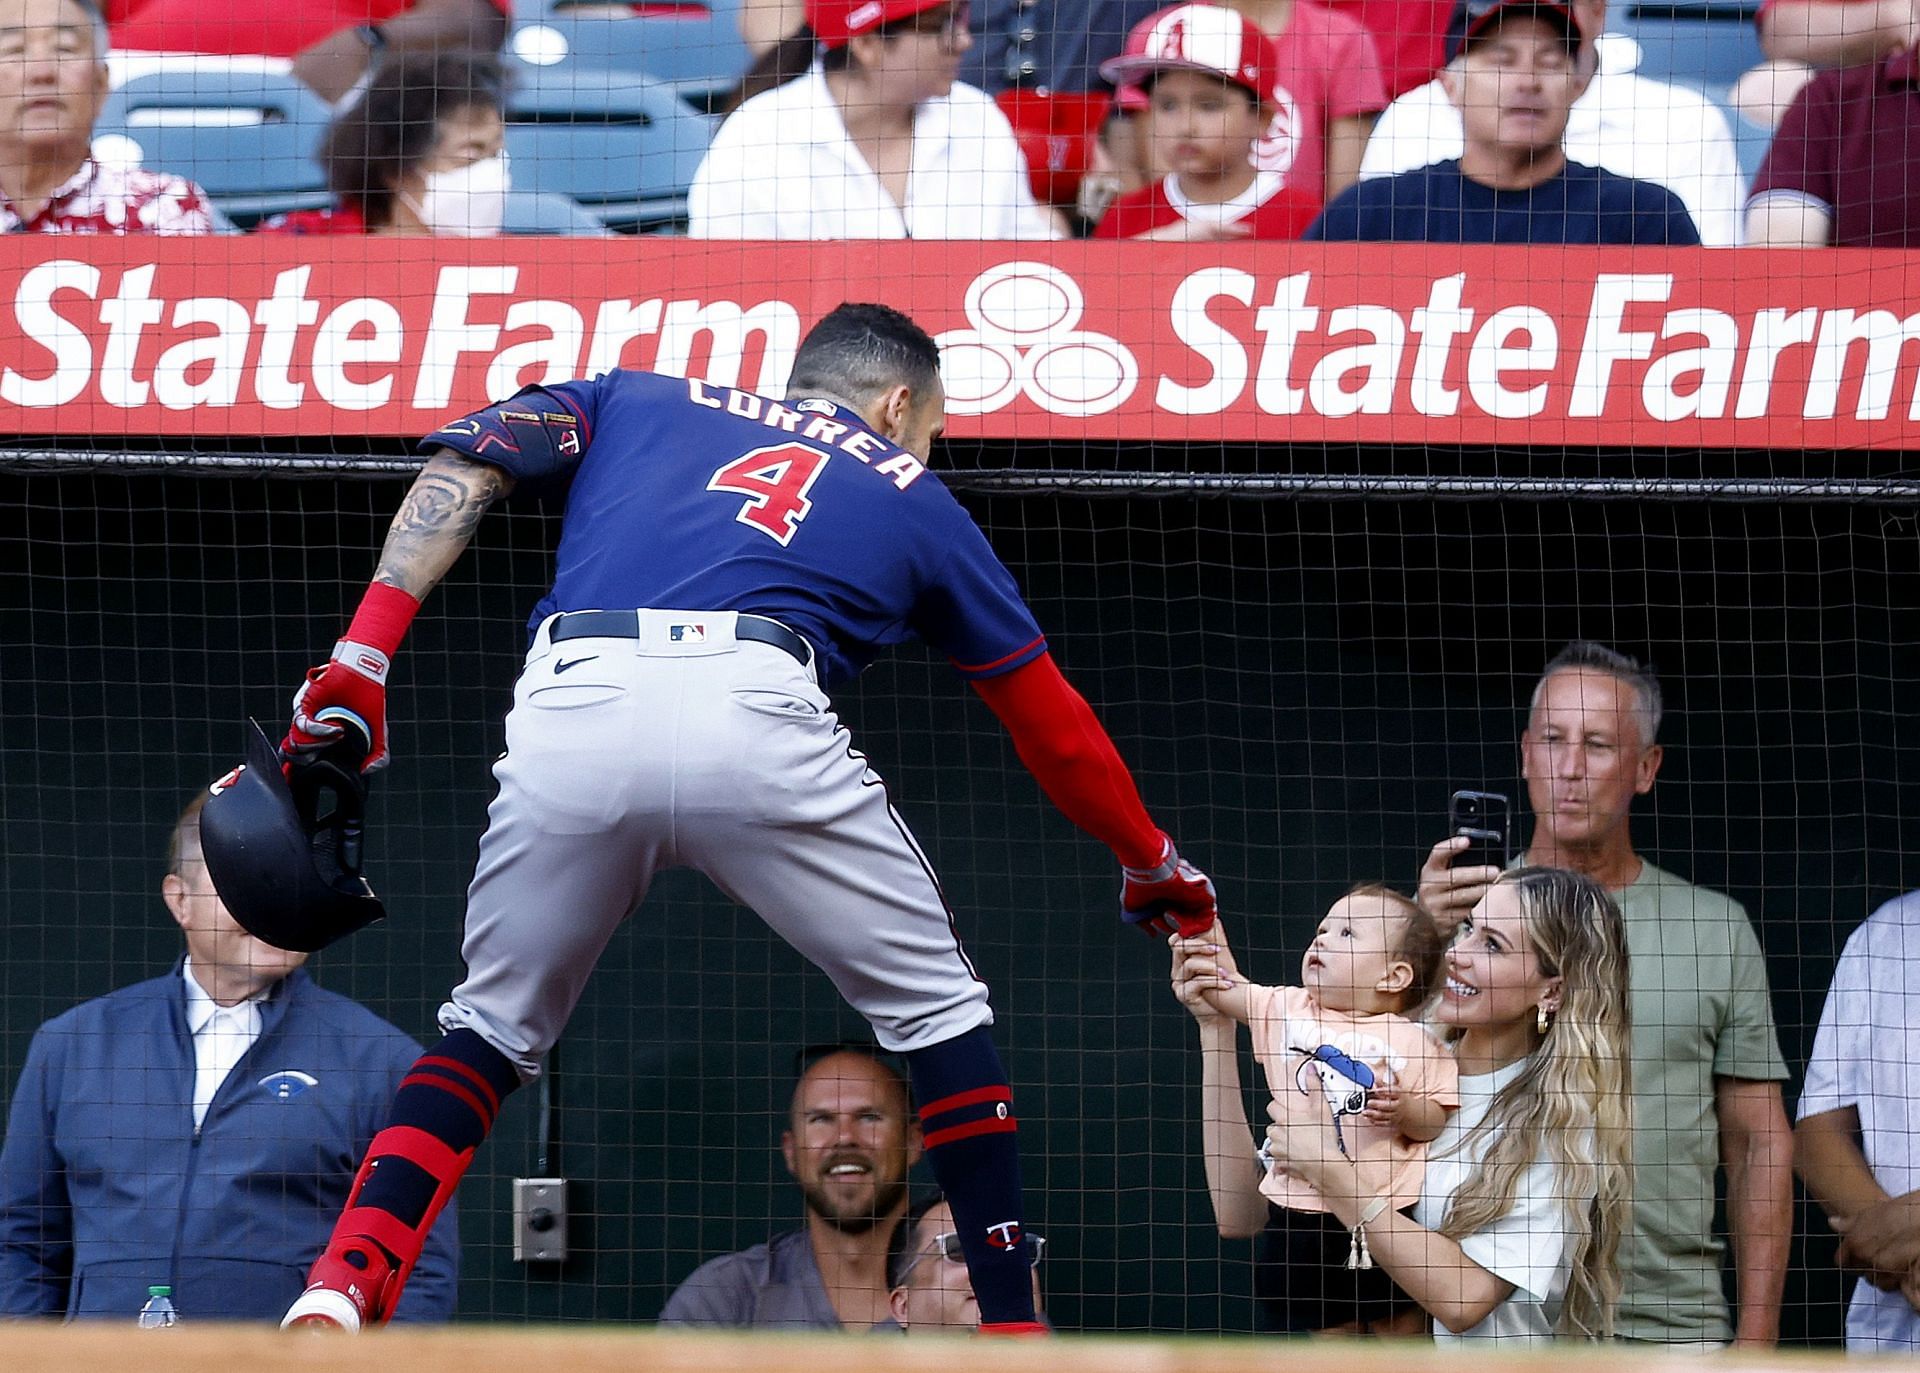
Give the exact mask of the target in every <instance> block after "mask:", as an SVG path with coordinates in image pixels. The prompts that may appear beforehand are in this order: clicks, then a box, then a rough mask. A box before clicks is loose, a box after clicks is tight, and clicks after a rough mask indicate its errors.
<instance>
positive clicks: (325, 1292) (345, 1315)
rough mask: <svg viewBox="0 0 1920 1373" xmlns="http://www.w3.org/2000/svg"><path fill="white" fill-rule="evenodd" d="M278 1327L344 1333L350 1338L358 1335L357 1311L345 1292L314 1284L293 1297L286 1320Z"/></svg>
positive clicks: (358, 1317) (358, 1309)
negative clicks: (339, 1331)
mask: <svg viewBox="0 0 1920 1373" xmlns="http://www.w3.org/2000/svg"><path fill="white" fill-rule="evenodd" d="M280 1328H281V1329H282V1330H293V1329H296V1328H300V1329H310V1330H344V1331H346V1332H347V1333H348V1334H350V1335H352V1334H358V1333H359V1330H360V1308H359V1307H357V1306H355V1305H354V1304H353V1298H351V1297H349V1296H348V1295H347V1294H346V1293H344V1292H335V1291H332V1290H330V1289H328V1288H325V1287H321V1286H319V1285H318V1284H316V1285H314V1286H312V1287H309V1288H308V1289H307V1290H306V1291H304V1292H302V1293H301V1294H300V1295H299V1296H298V1297H296V1298H294V1302H293V1305H292V1306H290V1307H288V1308H287V1314H286V1318H285V1319H284V1320H282V1321H281V1322H280Z"/></svg>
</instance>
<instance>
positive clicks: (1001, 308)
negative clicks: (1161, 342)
mask: <svg viewBox="0 0 1920 1373" xmlns="http://www.w3.org/2000/svg"><path fill="white" fill-rule="evenodd" d="M965 309H966V312H967V322H968V323H969V324H970V325H972V326H973V327H972V328H969V329H949V330H948V331H947V332H946V333H944V334H941V335H940V336H939V337H938V338H937V339H935V340H934V342H935V343H937V344H939V345H940V371H941V375H942V376H943V377H944V379H945V381H946V384H947V409H948V410H949V411H950V412H951V413H953V414H956V415H988V414H992V413H993V412H994V411H995V410H998V409H1000V408H1001V407H1002V406H1005V405H1007V404H1008V403H1010V402H1011V401H1012V400H1013V399H1014V397H1016V396H1020V395H1024V396H1026V398H1027V399H1028V400H1030V401H1032V402H1033V403H1034V404H1035V405H1037V406H1039V407H1040V408H1041V409H1042V410H1045V411H1047V412H1048V413H1049V414H1054V415H1066V416H1070V417H1074V418H1079V417H1083V416H1087V415H1104V414H1106V413H1107V412H1108V411H1109V410H1114V409H1117V408H1119V407H1120V406H1121V405H1124V404H1125V403H1126V400H1127V397H1128V396H1131V395H1132V394H1133V388H1134V385H1135V383H1136V382H1138V381H1139V380H1140V367H1139V364H1138V363H1136V362H1135V361H1134V359H1133V353H1132V351H1131V350H1129V349H1128V348H1127V346H1126V345H1125V344H1123V343H1121V342H1120V340H1119V339H1117V338H1114V337H1113V336H1112V335H1111V334H1096V333H1094V332H1092V331H1091V330H1086V329H1081V328H1079V327H1077V326H1078V325H1079V323H1080V316H1081V315H1082V314H1083V313H1084V312H1085V309H1086V298H1085V297H1084V296H1083V295H1082V294H1081V293H1080V283H1078V282H1077V281H1075V280H1074V279H1073V278H1072V277H1070V276H1068V275H1067V274H1066V273H1065V272H1063V271H1061V270H1060V269H1059V268H1058V267H1054V266H1051V265H1049V264H1047V263H1044V262H1003V263H1001V264H1000V265H999V266H997V267H989V268H988V269H987V270H986V271H984V272H982V273H980V275H979V276H977V277H975V278H974V279H973V284H972V285H970V286H968V287H967V295H966V303H965Z"/></svg>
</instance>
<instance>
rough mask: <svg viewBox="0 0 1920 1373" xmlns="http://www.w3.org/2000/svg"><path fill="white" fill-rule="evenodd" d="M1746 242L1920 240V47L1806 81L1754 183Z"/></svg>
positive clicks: (1881, 243)
mask: <svg viewBox="0 0 1920 1373" xmlns="http://www.w3.org/2000/svg"><path fill="white" fill-rule="evenodd" d="M1852 7H1853V6H1852V5H1851V4H1841V5H1839V6H1838V8H1841V9H1851V8H1852ZM1747 241H1748V242H1749V243H1755V244H1761V245H1764V246H1767V247H1774V248H1802V247H1805V248H1816V247H1827V246H1832V247H1837V248H1908V247H1913V246H1915V245H1916V244H1920V48H1902V49H1901V50H1900V51H1899V52H1896V53H1894V54H1893V55H1892V56H1890V57H1883V58H1881V59H1880V60H1879V61H1877V62H1874V63H1871V64H1869V65H1867V66H1861V67H1846V68H1842V69H1841V70H1839V71H1823V72H1820V73H1818V74H1816V75H1815V76H1814V78H1813V79H1812V80H1811V81H1809V82H1807V84H1806V85H1805V86H1804V87H1803V88H1802V89H1801V91H1800V94H1799V95H1798V96H1796V97H1795V99H1794V102H1793V104H1792V105H1791V106H1790V107H1789V108H1788V110H1787V112H1786V115H1785V116H1784V117H1783V118H1782V119H1781V121H1780V127H1779V129H1778V130H1776V131H1775V133H1774V136H1773V144H1772V146H1771V147H1769V148H1768V149H1767V160H1766V161H1765V162H1763V163H1762V164H1761V165H1760V174H1759V175H1758V176H1756V177H1755V178H1754V179H1753V195H1752V197H1751V199H1749V200H1748V202H1747Z"/></svg>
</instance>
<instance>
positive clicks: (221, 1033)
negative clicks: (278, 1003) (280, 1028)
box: [180, 958, 266, 1132]
mask: <svg viewBox="0 0 1920 1373" xmlns="http://www.w3.org/2000/svg"><path fill="white" fill-rule="evenodd" d="M180 975H181V976H182V977H184V978H185V979H186V981H187V1032H188V1033H189V1034H191V1035H192V1036H193V1128H194V1130H195V1131H196V1132H198V1131H199V1129H200V1124H201V1122H202V1121H204V1120H205V1119H206V1118H207V1107H208V1106H210V1105H211V1104H212V1103H213V1095H214V1093H215V1092H218V1091H219V1090H220V1084H221V1083H223V1082H225V1081H226V1080H227V1074H228V1073H230V1072H232V1071H233V1065H234V1064H236V1063H238V1062H239V1061H240V1060H241V1059H243V1058H245V1057H246V1055H247V1050H249V1049H251V1048H252V1047H253V1042H254V1041H255V1040H256V1039H258V1038H260V1002H261V1001H262V1000H263V999H264V998H265V997H266V993H265V992H260V993H259V994H257V995H255V996H251V997H248V998H247V999H246V1000H245V1001H242V1002H241V1003H240V1004H239V1005H237V1006H221V1005H218V1004H217V1003H216V1002H215V1001H214V999H213V998H212V997H210V996H208V995H207V989H206V988H205V987H202V986H201V985H200V983H199V980H198V979H197V978H195V977H194V975H193V959H191V958H189V959H187V961H186V963H185V965H184V966H183V967H182V968H181V970H180Z"/></svg>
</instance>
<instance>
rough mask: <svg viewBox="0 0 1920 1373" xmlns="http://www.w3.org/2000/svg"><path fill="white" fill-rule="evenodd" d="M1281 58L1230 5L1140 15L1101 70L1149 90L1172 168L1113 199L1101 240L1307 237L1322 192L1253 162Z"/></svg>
mask: <svg viewBox="0 0 1920 1373" xmlns="http://www.w3.org/2000/svg"><path fill="white" fill-rule="evenodd" d="M1279 60H1280V59H1279V55H1278V54H1277V53H1276V52H1275V50H1274V44H1273V40H1272V39H1270V38H1268V37H1267V36H1266V35H1265V34H1264V33H1262V32H1260V29H1259V28H1258V26H1256V25H1255V24H1254V23H1253V21H1252V20H1250V19H1246V18H1243V17H1242V16H1240V15H1239V14H1236V13H1235V12H1234V11H1232V10H1230V9H1227V8H1225V7H1224V6H1220V5H1210V4H1194V5H1175V6H1173V7H1172V8H1170V9H1164V10H1161V11H1160V12H1159V13H1158V14H1153V15H1149V16H1148V17H1147V18H1146V19H1143V20H1142V21H1141V22H1140V23H1139V25H1138V26H1137V27H1136V28H1135V29H1134V31H1133V34H1132V35H1131V36H1129V38H1128V40H1127V52H1126V53H1125V54H1123V55H1122V56H1119V57H1115V58H1111V59H1109V60H1108V61H1106V62H1103V63H1101V64H1100V74H1101V75H1102V76H1104V77H1106V78H1107V79H1108V80H1109V81H1112V82H1115V83H1116V84H1118V85H1120V86H1121V87H1122V88H1123V89H1124V88H1127V87H1138V88H1139V89H1140V90H1142V91H1143V92H1144V94H1145V98H1146V100H1147V102H1148V105H1147V113H1146V116H1145V119H1146V126H1147V138H1148V140H1149V141H1150V144H1151V146H1152V148H1153V152H1154V161H1155V162H1156V163H1157V164H1158V165H1160V166H1164V167H1167V168H1169V169H1170V170H1169V171H1168V173H1167V175H1166V176H1164V177H1162V178H1161V179H1160V180H1159V181H1156V182H1155V183H1154V184H1153V185H1151V186H1148V187H1146V188H1145V189H1144V190H1139V191H1135V192H1133V193H1132V194H1131V195H1126V196H1122V197H1121V198H1120V199H1119V200H1117V201H1115V202H1114V203H1113V206H1112V208H1111V209H1109V210H1108V211H1107V213H1106V215H1105V217H1103V218H1102V219H1101V221H1100V225H1099V227H1098V228H1097V229H1096V230H1095V231H1094V237H1096V238H1137V239H1159V240H1168V239H1171V240H1176V241H1182V242H1188V241H1194V240H1201V239H1237V238H1298V237H1300V234H1301V231H1302V230H1304V229H1305V228H1306V227H1307V225H1309V224H1311V223H1312V222H1313V217H1314V215H1315V214H1316V213H1317V212H1318V211H1319V197H1318V196H1316V195H1310V194H1307V193H1306V192H1304V191H1300V190H1296V189H1295V188H1293V187H1291V186H1289V185H1287V184H1286V180H1285V178H1284V177H1283V176H1282V175H1281V174H1280V173H1278V172H1273V171H1263V170H1261V169H1259V168H1258V167H1257V166H1256V165H1255V162H1254V151H1255V147H1256V145H1257V144H1258V143H1259V142H1260V136H1261V133H1262V131H1263V130H1265V129H1266V128H1267V126H1268V124H1269V122H1270V121H1271V120H1272V118H1273V112H1274V98H1273V89H1274V69H1275V68H1276V67H1277V66H1278V65H1279Z"/></svg>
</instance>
